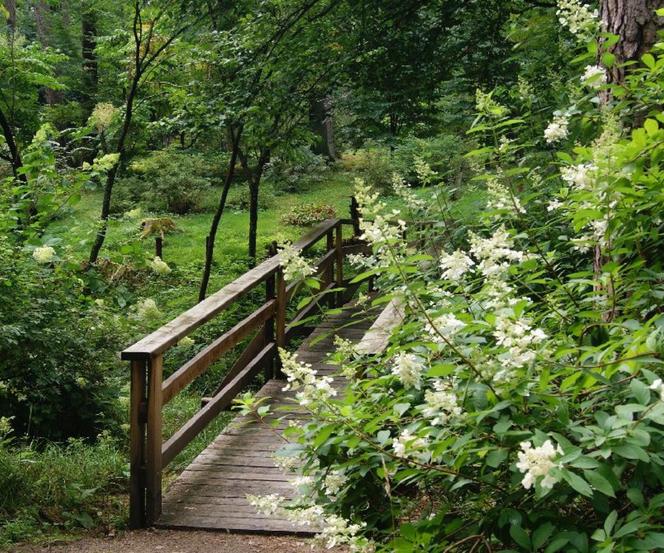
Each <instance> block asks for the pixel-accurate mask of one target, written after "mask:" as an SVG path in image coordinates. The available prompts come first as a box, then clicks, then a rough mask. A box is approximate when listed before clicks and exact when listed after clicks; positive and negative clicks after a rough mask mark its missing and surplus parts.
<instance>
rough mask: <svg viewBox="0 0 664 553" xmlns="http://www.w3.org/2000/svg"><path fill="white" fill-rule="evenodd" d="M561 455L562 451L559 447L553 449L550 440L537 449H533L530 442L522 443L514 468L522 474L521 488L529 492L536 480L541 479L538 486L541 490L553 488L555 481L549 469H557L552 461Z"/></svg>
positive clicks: (556, 465) (557, 465)
mask: <svg viewBox="0 0 664 553" xmlns="http://www.w3.org/2000/svg"><path fill="white" fill-rule="evenodd" d="M562 454H563V450H562V449H561V448H560V446H555V447H554V445H553V443H552V442H551V440H547V441H545V442H544V443H543V444H542V445H541V446H539V447H533V446H532V444H531V443H530V442H522V443H521V451H520V452H519V454H518V457H519V462H518V463H517V464H516V468H518V469H519V471H520V472H522V473H524V476H523V480H521V484H522V485H523V487H524V488H526V489H527V490H529V489H530V488H531V487H532V486H533V484H535V483H536V481H537V479H538V478H541V481H540V485H541V486H542V487H543V488H548V489H551V488H553V485H554V484H555V483H556V479H555V477H554V476H553V475H552V474H551V469H554V468H558V467H559V464H557V463H555V462H554V460H555V458H556V457H558V456H559V455H562Z"/></svg>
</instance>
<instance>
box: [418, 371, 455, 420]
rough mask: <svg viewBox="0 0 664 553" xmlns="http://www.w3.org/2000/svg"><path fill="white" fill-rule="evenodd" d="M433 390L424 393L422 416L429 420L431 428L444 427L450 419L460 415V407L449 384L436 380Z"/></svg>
mask: <svg viewBox="0 0 664 553" xmlns="http://www.w3.org/2000/svg"><path fill="white" fill-rule="evenodd" d="M433 387H434V389H433V390H427V391H426V392H425V393H424V402H425V407H424V409H423V410H422V414H423V415H424V416H425V417H427V418H429V419H432V420H431V424H432V425H433V426H442V425H444V424H445V423H446V422H447V421H448V420H449V419H450V418H451V417H458V416H459V415H461V407H460V406H459V403H458V399H457V397H456V395H455V394H454V392H452V389H451V388H452V386H451V384H450V383H449V382H445V381H444V380H440V379H437V380H435V381H434V382H433Z"/></svg>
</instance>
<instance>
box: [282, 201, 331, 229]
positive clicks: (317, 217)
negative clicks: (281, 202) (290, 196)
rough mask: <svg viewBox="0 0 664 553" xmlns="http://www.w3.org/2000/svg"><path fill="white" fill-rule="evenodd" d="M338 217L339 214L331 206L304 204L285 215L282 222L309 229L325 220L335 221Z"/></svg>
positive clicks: (294, 207) (296, 206)
mask: <svg viewBox="0 0 664 553" xmlns="http://www.w3.org/2000/svg"><path fill="white" fill-rule="evenodd" d="M336 216H337V212H336V210H335V209H334V207H332V206H331V205H328V204H320V203H319V204H306V203H302V204H298V205H295V206H293V207H292V208H291V209H290V211H288V212H287V213H285V214H284V216H283V217H282V218H281V221H282V222H283V223H285V224H287V225H294V226H299V227H307V226H309V225H313V224H316V223H320V222H322V221H325V219H334V218H335V217H336Z"/></svg>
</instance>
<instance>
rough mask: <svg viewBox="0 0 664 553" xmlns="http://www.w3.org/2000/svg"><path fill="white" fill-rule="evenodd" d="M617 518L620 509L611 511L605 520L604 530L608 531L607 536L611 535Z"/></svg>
mask: <svg viewBox="0 0 664 553" xmlns="http://www.w3.org/2000/svg"><path fill="white" fill-rule="evenodd" d="M616 520H618V511H611V512H610V513H609V516H608V517H606V520H605V521H604V531H605V532H606V535H607V536H610V535H611V531H612V530H613V527H614V526H615V525H616Z"/></svg>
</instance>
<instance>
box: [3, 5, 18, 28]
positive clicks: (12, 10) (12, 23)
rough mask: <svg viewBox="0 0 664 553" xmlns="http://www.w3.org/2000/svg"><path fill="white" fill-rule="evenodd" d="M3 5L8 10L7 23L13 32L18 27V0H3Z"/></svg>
mask: <svg viewBox="0 0 664 553" xmlns="http://www.w3.org/2000/svg"><path fill="white" fill-rule="evenodd" d="M3 5H4V6H5V9H6V10H7V25H9V28H10V30H11V32H14V30H15V29H16V0H3Z"/></svg>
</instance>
